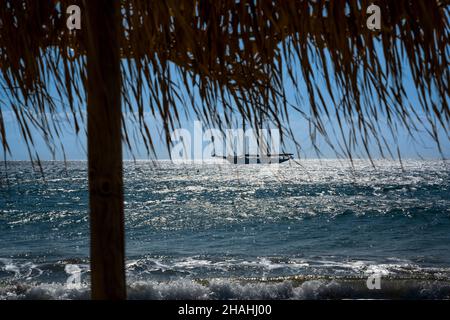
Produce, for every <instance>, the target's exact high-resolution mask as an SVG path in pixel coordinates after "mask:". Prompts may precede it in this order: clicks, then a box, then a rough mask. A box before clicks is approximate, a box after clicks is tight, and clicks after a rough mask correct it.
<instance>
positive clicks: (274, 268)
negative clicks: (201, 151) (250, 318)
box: [0, 160, 450, 299]
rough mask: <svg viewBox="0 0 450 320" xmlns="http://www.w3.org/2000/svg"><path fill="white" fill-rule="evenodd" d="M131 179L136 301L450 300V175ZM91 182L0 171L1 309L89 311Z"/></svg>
mask: <svg viewBox="0 0 450 320" xmlns="http://www.w3.org/2000/svg"><path fill="white" fill-rule="evenodd" d="M124 166H125V168H124V176H125V201H126V202H125V215H126V255H127V260H126V267H127V283H128V296H129V298H130V299H378V298H382V299H385V298H387V299H397V298H402V299H421V298H424V299H449V298H450V162H446V161H412V160H411V161H403V165H402V166H401V165H400V162H398V161H387V160H383V161H375V167H374V166H372V165H371V163H370V162H368V161H365V160H356V161H355V162H354V163H353V165H352V164H350V163H349V162H347V161H339V160H302V161H300V162H299V163H297V162H294V161H289V162H287V163H283V164H281V165H279V166H275V165H232V164H219V163H209V164H174V163H172V162H170V161H154V162H152V161H136V162H133V161H130V162H125V165H124ZM86 168H87V163H86V162H83V161H76V162H67V163H64V162H43V164H42V169H43V174H41V173H40V172H39V171H36V169H37V168H35V169H33V167H32V165H31V163H30V162H7V163H3V164H1V168H0V299H88V298H89V277H90V271H89V220H88V205H87V204H88V192H87V170H86ZM73 270H75V271H76V274H77V276H78V278H77V279H79V280H80V281H78V282H71V281H69V279H70V276H71V275H74V274H75V273H73ZM374 275H376V276H377V277H378V278H377V279H378V280H379V286H378V287H376V288H371V289H369V287H368V286H367V279H368V277H370V276H374ZM72 279H73V278H72Z"/></svg>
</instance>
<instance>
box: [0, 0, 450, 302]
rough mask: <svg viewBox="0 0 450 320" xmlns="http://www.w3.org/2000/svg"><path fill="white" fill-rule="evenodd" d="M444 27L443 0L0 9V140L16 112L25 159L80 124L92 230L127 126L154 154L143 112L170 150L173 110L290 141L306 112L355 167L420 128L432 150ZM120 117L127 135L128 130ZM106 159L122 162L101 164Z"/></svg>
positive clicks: (210, 1) (445, 75)
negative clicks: (72, 20) (71, 12)
mask: <svg viewBox="0 0 450 320" xmlns="http://www.w3.org/2000/svg"><path fill="white" fill-rule="evenodd" d="M372 3H374V4H376V5H378V6H379V7H380V8H381V17H382V23H381V30H375V31H372V30H369V29H368V28H367V25H366V22H367V19H368V14H367V13H366V9H367V8H368V7H369V6H370V5H371V4H372ZM70 5H78V6H79V7H80V8H81V29H79V30H71V31H70V30H69V29H68V28H67V25H66V22H67V18H68V15H67V13H66V9H67V8H68V7H69V6H70ZM448 18H449V6H448V2H447V1H442V0H391V1H390V0H374V1H365V0H334V1H326V0H292V1H281V0H280V1H278V0H267V1H264V0H260V1H258V0H221V1H214V0H197V1H194V0H189V1H187V0H165V1H157V0H155V1H144V0H142V1H139V0H128V1H127V0H122V1H107V0H99V1H81V0H61V1H58V0H40V1H35V0H4V1H2V4H1V7H0V29H1V32H0V83H1V86H2V89H1V90H2V96H1V101H0V103H1V108H0V139H1V144H2V146H3V149H4V152H5V153H7V152H10V151H11V144H10V141H9V140H8V132H6V129H5V123H4V117H3V113H2V112H3V110H10V111H12V112H13V114H14V115H15V119H16V120H17V123H18V124H19V127H20V128H21V131H22V135H23V138H24V140H25V141H26V142H27V145H28V146H29V152H30V157H34V154H33V144H34V138H33V134H32V132H34V130H37V131H38V132H40V133H41V135H42V136H43V137H44V139H45V141H46V143H47V144H48V146H49V147H50V148H51V149H54V148H55V146H56V144H57V142H58V137H59V135H60V134H61V130H62V128H61V124H60V122H57V121H54V115H55V114H63V115H64V117H66V118H67V120H68V121H69V122H70V123H71V124H72V126H73V129H74V132H76V133H78V132H79V131H80V130H81V129H82V128H85V127H87V133H88V145H89V147H88V159H89V163H90V164H89V166H90V169H89V170H90V175H89V179H90V195H91V198H90V199H91V200H90V201H91V202H90V204H91V228H92V227H93V225H92V220H94V221H95V219H92V218H93V216H95V214H94V213H93V212H96V210H94V209H93V205H94V204H93V203H97V200H95V199H96V198H95V195H96V194H97V193H98V192H97V191H98V190H97V189H96V188H97V187H96V186H97V184H96V183H94V181H96V179H97V178H98V177H100V176H102V175H103V176H102V179H101V181H102V185H101V186H100V187H98V188H100V189H101V190H100V193H101V194H102V192H103V191H102V190H103V189H106V190H107V192H103V193H106V194H108V195H109V196H110V197H112V198H115V199H118V201H117V202H116V204H115V206H116V207H120V206H122V207H123V201H122V197H123V193H122V191H121V190H122V187H121V186H122V178H121V175H120V174H119V173H118V172H119V171H120V170H121V154H122V153H121V152H122V150H121V147H120V144H121V141H124V142H125V144H126V145H127V146H129V147H131V142H130V130H137V132H138V133H139V135H140V137H141V138H142V141H143V144H144V145H145V147H146V148H147V150H148V152H149V153H151V152H152V151H153V138H154V136H155V132H154V128H152V127H151V126H150V125H149V124H148V123H147V122H146V121H145V110H149V111H150V112H151V113H152V114H153V115H154V116H156V117H157V118H159V119H161V123H162V125H163V127H164V132H165V137H166V142H167V144H169V143H170V131H171V129H173V128H174V127H175V126H176V125H177V122H178V120H179V119H180V114H181V113H182V112H189V113H191V112H194V114H195V115H196V117H198V118H200V119H202V120H203V121H204V122H205V123H207V124H209V125H217V126H219V127H220V128H224V127H226V126H227V125H229V124H231V122H232V121H233V119H235V118H236V116H238V117H241V118H242V119H243V120H244V121H245V122H247V123H250V124H251V125H254V126H256V127H258V125H259V124H260V123H262V122H264V121H269V122H270V123H272V124H274V125H276V126H277V127H278V128H280V129H282V130H283V133H284V135H288V136H291V137H294V133H293V132H292V131H291V130H290V129H289V121H290V119H292V118H293V117H297V116H302V117H304V118H306V119H307V120H308V122H309V126H308V130H309V133H310V137H311V139H312V142H313V143H315V141H316V137H317V136H318V135H320V136H322V137H323V138H324V139H325V141H327V142H328V143H329V145H330V146H331V147H332V148H333V149H335V150H336V152H338V153H340V154H342V155H343V156H345V157H348V158H350V159H351V158H352V156H353V154H354V152H355V150H357V148H361V147H362V148H363V150H365V152H366V153H367V156H368V157H369V158H371V153H370V150H371V148H370V146H371V145H376V146H378V147H379V150H380V152H381V154H382V155H383V154H384V153H385V152H388V153H389V154H391V155H392V154H395V153H396V152H397V149H396V148H395V146H392V145H391V144H390V143H388V142H387V140H386V139H385V138H386V135H388V134H392V135H394V136H395V132H396V130H397V128H398V126H402V127H404V128H406V129H407V130H408V132H409V134H410V135H411V136H413V137H414V136H415V135H417V133H418V132H422V131H426V132H427V134H429V135H431V137H432V138H433V139H434V140H435V141H436V142H437V145H438V146H440V139H442V137H441V138H440V136H439V132H440V131H442V129H443V131H444V132H447V133H448V132H449V130H448V129H449V123H450V121H449V120H450V109H449V106H448V98H449V92H450V90H449V79H450V69H449V65H448V60H449V31H450V29H449V25H448V21H449V19H448ZM408 76H411V77H412V79H413V82H414V85H415V87H414V88H412V89H411V88H407V87H406V81H404V79H405V78H406V77H408ZM287 83H289V84H290V85H287ZM292 90H294V91H295V96H296V99H295V101H298V103H292V102H291V101H290V99H289V95H291V94H292V92H291V91H292ZM411 90H412V91H413V94H414V95H415V96H416V97H417V99H416V100H415V102H414V103H412V101H411V100H412V99H410V98H411ZM291 100H292V99H291ZM86 105H87V108H86ZM293 110H294V111H295V112H292V111H293ZM128 111H129V112H128ZM126 113H129V114H130V115H131V116H132V118H133V119H134V121H135V123H136V126H135V127H134V128H126V127H124V126H123V124H124V123H125V121H124V120H123V118H124V115H125V114H126ZM380 119H383V121H385V122H386V123H387V125H388V128H390V131H391V132H390V133H389V132H385V131H386V130H385V126H380V124H379V121H380ZM327 121H331V122H333V123H336V124H337V128H338V131H337V132H334V131H332V132H330V129H329V127H328V126H327V125H326V122H327ZM31 127H34V130H32V129H31ZM388 131H389V130H388ZM102 132H103V133H102ZM106 132H107V133H108V134H106ZM334 134H336V135H339V136H341V138H342V139H341V140H342V143H339V144H337V143H336V140H333V139H330V135H334ZM105 136H108V137H105ZM444 139H449V136H448V134H447V136H444ZM111 146H114V147H111ZM109 147H111V148H109ZM99 148H100V149H99ZM101 148H106V149H104V150H103V149H101ZM95 150H100V151H98V153H102V154H103V157H100V156H99V155H98V156H96V155H95V154H96V153H97V151H95ZM114 152H115V153H118V155H119V156H120V158H119V157H116V158H114V159H115V160H111V159H112V158H111V157H109V156H106V155H108V154H109V155H111V154H112V153H114ZM102 163H103V165H102ZM103 167H105V168H108V169H107V170H106V169H105V172H103V173H102V169H100V168H103ZM117 167H118V169H117ZM111 168H116V169H115V170H112V171H111ZM117 170H119V171H117ZM110 172H116V174H114V176H115V177H117V176H118V175H119V176H120V178H118V179H116V178H111V177H110V176H108V174H110ZM105 179H106V180H105ZM108 179H113V180H114V181H113V182H111V181H110V180H108ZM105 181H106V182H105ZM110 182H111V185H113V186H116V187H117V188H116V187H111V185H110ZM105 185H106V187H105ZM102 188H103V189H102ZM96 190H97V191H96ZM102 196H103V198H105V197H106V196H105V194H102ZM93 199H94V200H93ZM99 201H100V200H99ZM120 203H122V204H120ZM109 210H112V211H114V210H115V209H112V208H110V207H102V209H101V210H100V211H102V212H109ZM121 210H122V216H121V214H118V217H119V218H118V220H117V221H116V223H118V224H120V223H121V221H122V220H123V208H119V209H118V211H117V212H120V211H121ZM109 216H111V215H109ZM114 216H116V215H114ZM107 219H109V218H107ZM102 221H103V222H102V223H105V221H108V220H102ZM94 227H95V222H94ZM112 230H113V231H111V230H110V231H111V232H113V233H114V232H116V231H117V232H118V233H120V232H122V233H123V230H121V229H120V228H118V229H117V230H116V229H114V228H113V229H112ZM114 230H116V231H114ZM92 232H94V233H95V232H96V230H95V228H94V229H92ZM119 240H120V239H119ZM93 242H94V245H93V246H94V247H95V243H96V242H95V241H93ZM105 246H106V247H107V244H105ZM110 246H111V245H110ZM119 247H120V248H121V249H120V250H122V249H123V248H122V247H123V246H119ZM103 249H105V247H104V248H103ZM95 252H96V251H95V250H94V249H93V250H92V254H93V255H95ZM98 254H100V252H98ZM120 259H122V260H123V257H119V260H120ZM116 262H117V261H116ZM94 264H95V263H94ZM119 264H120V263H119ZM93 269H95V268H94V266H93ZM102 272H103V273H105V272H106V273H107V271H105V269H102ZM120 272H121V271H120V270H119V271H118V273H120ZM94 273H95V272H94ZM100 273H101V272H100ZM94 278H95V277H94ZM112 279H116V278H114V277H113V278H112ZM94 281H95V280H94V279H93V282H94ZM94 287H95V285H94ZM93 290H95V288H93ZM101 290H103V289H101ZM101 290H100V291H101ZM123 290H124V289H123ZM104 291H105V290H104ZM98 292H99V291H98ZM94 296H95V294H94ZM97 297H114V295H112V294H109V295H108V294H104V295H103V296H102V295H97ZM116 297H123V294H122V295H121V294H118V295H116Z"/></svg>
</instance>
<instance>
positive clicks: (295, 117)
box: [0, 69, 450, 160]
mask: <svg viewBox="0 0 450 320" xmlns="http://www.w3.org/2000/svg"><path fill="white" fill-rule="evenodd" d="M296 71H298V72H300V71H299V70H296V69H294V72H296ZM404 81H405V88H406V91H407V93H408V96H409V99H410V102H411V104H412V105H413V106H415V107H417V110H416V111H417V112H420V109H419V103H418V100H417V98H414V93H415V87H414V82H413V81H412V79H411V76H410V75H408V73H407V72H406V76H405V77H404ZM318 85H319V86H322V89H325V84H324V83H318ZM286 86H287V87H286V92H287V94H288V100H289V102H290V103H292V104H294V105H296V106H298V107H301V108H302V109H304V110H308V108H309V105H308V102H301V103H302V105H301V106H300V105H299V104H298V103H299V102H298V99H296V93H298V91H297V88H295V87H294V86H293V85H292V84H289V83H287V84H286ZM298 90H300V94H301V91H302V90H303V91H304V92H306V87H304V85H303V87H301V86H300V87H299V88H298ZM6 94H7V93H6V92H1V95H0V101H5V99H4V98H5V95H6ZM325 99H326V100H327V98H326V97H325ZM303 101H308V99H307V98H306V97H305V99H304V100H303ZM327 102H328V103H329V104H330V106H331V105H332V103H331V101H329V100H328V101H327ZM1 107H2V111H3V115H4V118H5V122H6V132H7V138H8V141H9V144H10V147H11V154H7V156H6V159H7V160H29V154H28V151H27V147H26V144H25V142H24V140H23V137H22V135H21V132H20V130H19V127H18V125H17V123H16V120H15V119H14V115H13V113H12V112H11V111H10V110H9V108H8V105H5V104H2V106H1ZM289 116H290V123H289V125H290V127H291V128H292V131H293V132H294V136H295V139H296V141H297V142H298V143H299V145H300V146H301V152H300V155H298V154H297V149H296V148H295V145H294V144H293V142H292V141H287V142H286V145H285V146H284V147H283V148H282V150H281V151H283V152H292V153H294V154H295V156H296V157H298V156H300V157H301V158H317V157H318V156H320V157H321V158H337V157H339V156H341V157H342V155H337V154H336V152H335V151H333V150H332V149H331V148H330V147H329V146H328V145H327V144H326V142H325V140H324V139H321V138H320V137H319V138H318V140H317V144H318V146H319V147H320V151H321V154H320V155H318V154H317V153H316V151H315V149H314V148H313V146H312V144H311V139H310V136H309V131H308V122H307V121H306V120H305V119H304V118H302V117H301V115H300V114H299V113H298V112H296V111H295V110H293V109H291V110H289ZM196 120H197V119H196V117H195V116H194V115H193V114H192V112H188V113H187V115H186V116H185V115H183V114H182V115H181V120H180V123H179V124H178V127H179V128H184V129H186V130H187V132H189V133H190V134H191V135H192V136H193V133H194V121H196ZM62 121H63V126H62V127H63V128H64V130H63V132H62V135H61V137H60V140H58V141H57V144H59V143H61V145H63V146H64V153H63V152H62V150H61V148H58V149H57V150H56V153H55V154H54V155H53V154H52V152H51V151H50V150H49V149H48V148H47V146H46V145H45V143H44V140H43V139H42V137H40V135H39V134H38V132H37V130H35V129H32V134H33V137H34V139H35V145H34V147H33V148H32V149H33V153H37V154H38V155H39V158H40V159H42V160H63V159H64V157H65V158H66V159H67V160H86V137H85V133H84V131H83V130H81V131H80V133H79V134H78V135H76V134H75V133H74V130H73V127H72V126H71V124H70V123H69V122H67V121H66V122H67V123H64V120H62ZM146 121H147V124H148V126H149V128H150V129H151V130H152V135H153V139H154V142H155V144H154V145H155V151H156V157H157V158H158V159H168V158H169V152H168V148H167V147H166V145H165V142H164V139H163V135H162V126H161V121H159V120H158V119H156V118H155V117H153V116H151V115H148V116H146ZM379 123H380V126H381V128H382V131H383V132H386V133H388V132H389V130H388V126H387V123H386V118H385V117H383V116H381V117H380V119H379ZM133 125H134V124H132V123H131V121H127V126H128V127H129V128H132V127H133ZM325 125H326V126H327V127H329V128H332V127H335V126H336V125H337V122H336V121H335V120H333V118H332V119H331V120H329V121H327V122H326V123H325ZM204 129H205V130H206V128H204ZM439 133H440V136H441V143H442V145H441V149H442V150H443V155H441V154H440V153H439V151H438V148H437V145H436V143H435V141H434V140H433V139H432V138H431V137H430V136H429V135H428V134H427V133H426V132H425V131H423V132H420V133H418V134H416V135H415V137H414V138H412V137H411V136H410V135H409V134H408V132H407V130H406V129H404V128H401V127H400V128H399V129H398V132H397V135H396V136H395V138H393V137H391V136H390V135H389V134H386V138H387V141H388V143H389V144H390V145H392V146H395V145H398V146H399V149H400V152H401V156H402V158H412V159H417V158H425V159H442V156H444V158H449V157H450V141H449V138H448V132H445V131H444V130H443V129H441V130H440V132H439ZM330 139H331V140H332V141H334V142H339V141H340V139H339V137H337V136H333V134H331V135H330ZM133 144H134V145H133V150H132V152H130V150H128V149H127V148H126V146H124V159H149V155H148V154H147V153H146V150H145V148H144V145H143V144H142V142H141V141H139V139H138V140H133ZM175 144H176V143H175ZM206 145H207V142H206V141H205V142H204V143H203V145H202V146H203V147H204V146H206ZM394 150H395V149H394ZM361 151H362V149H361ZM395 152H396V150H395ZM218 153H219V152H218ZM370 153H371V154H372V157H373V158H380V157H381V155H380V153H379V152H378V149H377V148H376V146H375V145H371V146H370ZM0 156H1V157H2V158H4V153H3V150H2V151H0ZM191 156H193V151H192V154H191ZM395 156H396V155H395ZM361 157H367V155H366V154H364V152H357V153H356V154H355V158H361Z"/></svg>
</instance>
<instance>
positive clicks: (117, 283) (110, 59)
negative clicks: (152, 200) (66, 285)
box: [86, 0, 126, 299]
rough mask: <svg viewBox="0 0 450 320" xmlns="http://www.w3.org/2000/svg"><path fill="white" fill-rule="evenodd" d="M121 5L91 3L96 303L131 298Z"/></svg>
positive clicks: (91, 184)
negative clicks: (128, 287) (127, 264)
mask: <svg viewBox="0 0 450 320" xmlns="http://www.w3.org/2000/svg"><path fill="white" fill-rule="evenodd" d="M119 3H120V2H119V1H111V0H96V1H87V2H86V10H87V24H86V27H87V28H89V29H88V30H86V34H87V35H88V46H87V76H88V78H87V95H88V107H87V113H88V162H89V164H88V167H89V207H90V228H91V230H90V231H91V277H92V278H91V284H92V298H93V299H125V298H126V285H125V239H124V208H123V202H124V197H123V172H122V170H123V163H122V141H121V130H122V128H121V72H120V54H119V28H120V19H119V14H120V7H119Z"/></svg>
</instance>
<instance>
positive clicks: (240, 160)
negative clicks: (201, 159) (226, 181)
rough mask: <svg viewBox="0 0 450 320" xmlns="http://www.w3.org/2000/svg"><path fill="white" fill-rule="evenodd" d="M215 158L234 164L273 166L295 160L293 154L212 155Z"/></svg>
mask: <svg viewBox="0 0 450 320" xmlns="http://www.w3.org/2000/svg"><path fill="white" fill-rule="evenodd" d="M212 156H213V157H214V158H222V159H225V160H227V161H228V162H230V163H233V164H271V163H272V164H273V163H283V162H286V161H289V160H290V159H294V155H293V154H292V153H277V154H267V155H259V154H256V155H253V154H245V155H241V156H238V155H231V156H217V155H215V154H213V155H212Z"/></svg>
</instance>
